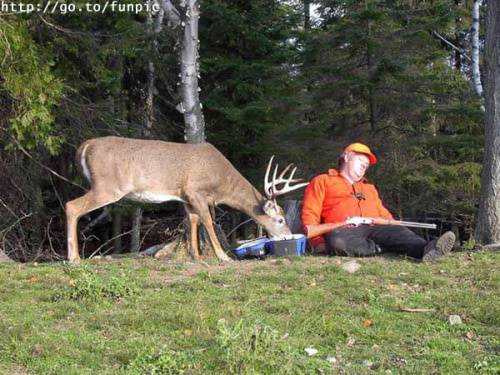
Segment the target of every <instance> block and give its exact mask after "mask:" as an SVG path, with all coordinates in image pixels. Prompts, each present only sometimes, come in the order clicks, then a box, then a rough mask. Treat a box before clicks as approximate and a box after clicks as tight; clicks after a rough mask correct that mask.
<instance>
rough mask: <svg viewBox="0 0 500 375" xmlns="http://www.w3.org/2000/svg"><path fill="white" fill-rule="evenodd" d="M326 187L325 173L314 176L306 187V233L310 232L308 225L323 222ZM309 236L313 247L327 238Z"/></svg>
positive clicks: (303, 214) (304, 206)
mask: <svg viewBox="0 0 500 375" xmlns="http://www.w3.org/2000/svg"><path fill="white" fill-rule="evenodd" d="M325 188H326V187H325V180H324V176H323V175H320V176H317V177H315V178H313V180H312V181H311V183H310V184H309V185H308V186H307V188H306V191H305V193H304V200H303V202H302V227H303V229H304V233H307V232H308V226H315V225H320V224H321V211H322V210H323V201H324V199H325ZM307 238H308V239H309V243H310V244H311V246H312V247H316V246H317V245H319V244H320V243H324V242H325V239H324V238H323V237H322V236H321V235H319V236H315V237H311V236H308V237H307Z"/></svg>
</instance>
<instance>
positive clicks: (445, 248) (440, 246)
mask: <svg viewBox="0 0 500 375" xmlns="http://www.w3.org/2000/svg"><path fill="white" fill-rule="evenodd" d="M453 245H455V234H454V233H453V232H451V231H450V232H446V233H445V234H443V235H442V236H441V237H439V239H438V240H437V242H436V250H435V251H429V252H428V253H427V254H425V255H424V257H423V258H422V262H424V263H425V262H432V261H433V260H436V259H438V258H441V257H442V256H444V255H446V254H448V253H450V251H451V249H453Z"/></svg>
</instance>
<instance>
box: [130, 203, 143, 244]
mask: <svg viewBox="0 0 500 375" xmlns="http://www.w3.org/2000/svg"><path fill="white" fill-rule="evenodd" d="M141 222H142V208H140V207H134V211H133V213H132V233H131V235H130V237H131V238H130V252H131V253H138V252H139V250H140V247H141Z"/></svg>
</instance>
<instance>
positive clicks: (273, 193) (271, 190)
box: [264, 155, 309, 200]
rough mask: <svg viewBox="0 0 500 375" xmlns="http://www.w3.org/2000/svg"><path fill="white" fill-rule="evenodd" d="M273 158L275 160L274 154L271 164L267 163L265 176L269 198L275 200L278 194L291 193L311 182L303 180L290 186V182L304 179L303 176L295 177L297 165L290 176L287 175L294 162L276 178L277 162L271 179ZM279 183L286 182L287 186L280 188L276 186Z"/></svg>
mask: <svg viewBox="0 0 500 375" xmlns="http://www.w3.org/2000/svg"><path fill="white" fill-rule="evenodd" d="M273 160H274V155H273V156H271V159H270V160H269V164H268V165H267V170H266V176H265V177H264V189H265V191H266V196H267V197H268V198H269V199H272V200H275V199H276V197H277V196H280V195H283V194H286V193H289V192H291V191H293V190H297V189H300V188H302V187H304V186H307V185H309V182H303V183H301V184H298V185H293V186H290V184H291V183H293V182H299V181H302V180H303V179H302V178H296V179H294V178H293V176H294V174H295V172H296V171H297V167H295V168H293V170H292V172H291V173H290V175H289V176H288V177H285V174H286V173H287V172H288V170H289V169H290V168H292V166H293V164H289V165H288V166H287V167H286V168H285V169H284V170H283V172H281V174H280V175H279V177H278V178H276V175H277V174H278V164H276V166H275V168H274V172H273V179H272V180H271V181H269V172H270V171H271V166H272V164H273ZM279 184H285V186H283V187H282V188H281V189H279V190H278V189H277V188H276V186H277V185H279Z"/></svg>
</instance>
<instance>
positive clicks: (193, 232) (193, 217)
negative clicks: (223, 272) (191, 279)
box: [186, 207, 200, 259]
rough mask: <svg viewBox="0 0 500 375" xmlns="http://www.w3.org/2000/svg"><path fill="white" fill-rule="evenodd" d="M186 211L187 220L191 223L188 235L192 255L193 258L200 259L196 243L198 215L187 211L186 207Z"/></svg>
mask: <svg viewBox="0 0 500 375" xmlns="http://www.w3.org/2000/svg"><path fill="white" fill-rule="evenodd" d="M186 212H187V213H188V216H189V222H190V224H191V235H190V239H189V240H190V241H189V242H190V244H191V251H192V252H193V256H194V258H195V259H200V250H199V245H198V222H199V220H200V217H199V216H198V215H196V214H194V213H192V212H190V211H189V208H188V207H186Z"/></svg>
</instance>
